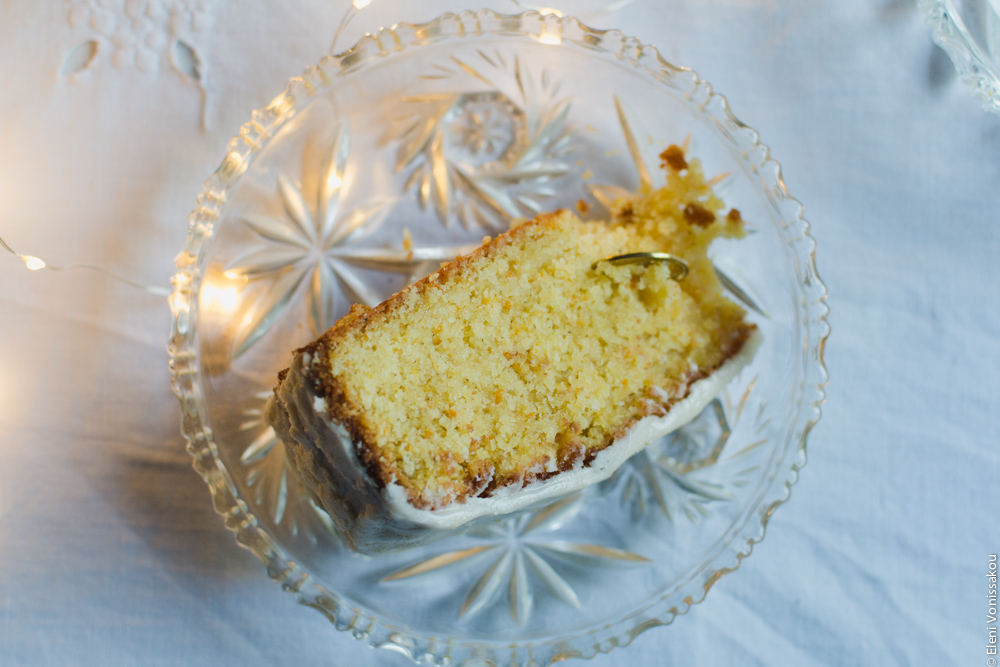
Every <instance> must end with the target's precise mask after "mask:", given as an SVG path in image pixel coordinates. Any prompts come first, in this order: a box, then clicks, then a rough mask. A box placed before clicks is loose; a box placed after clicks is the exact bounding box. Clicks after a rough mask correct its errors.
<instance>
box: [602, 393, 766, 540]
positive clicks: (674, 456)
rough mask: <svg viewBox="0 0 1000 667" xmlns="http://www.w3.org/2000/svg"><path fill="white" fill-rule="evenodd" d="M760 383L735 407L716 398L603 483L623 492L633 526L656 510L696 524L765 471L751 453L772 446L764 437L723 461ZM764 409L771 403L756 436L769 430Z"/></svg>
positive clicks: (726, 399) (756, 425)
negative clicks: (715, 505)
mask: <svg viewBox="0 0 1000 667" xmlns="http://www.w3.org/2000/svg"><path fill="white" fill-rule="evenodd" d="M755 383H756V378H755V379H754V380H753V381H751V382H750V384H749V385H748V386H747V387H746V389H745V390H744V392H743V394H742V395H741V397H740V400H739V402H738V403H737V404H736V406H735V407H734V406H733V405H732V404H731V401H730V400H729V395H728V392H727V393H724V395H723V398H721V399H720V398H715V399H713V400H712V402H711V403H709V404H708V406H706V407H705V409H704V410H702V412H701V414H700V415H699V416H698V417H697V418H695V419H694V420H693V421H691V422H690V423H688V424H687V425H685V426H684V427H682V428H680V429H678V430H677V431H675V432H674V433H671V434H670V435H668V436H667V437H665V438H663V439H662V440H660V441H659V442H656V443H653V444H651V445H650V446H649V447H647V448H646V449H645V450H643V451H642V452H640V453H638V454H636V455H635V456H633V457H632V458H631V459H629V461H628V463H627V464H626V465H625V466H623V467H622V468H621V469H620V470H619V471H618V472H617V473H616V474H615V475H614V476H613V477H612V478H611V479H609V480H608V481H607V482H605V483H604V485H603V486H604V487H605V489H610V490H613V491H619V490H620V493H621V501H622V503H623V504H626V505H631V514H632V519H633V520H634V521H638V520H640V519H642V518H644V517H646V516H648V515H649V514H650V512H651V510H654V508H655V509H658V510H659V512H660V513H662V515H663V516H664V517H666V518H667V519H668V520H676V518H677V517H680V516H682V515H683V516H684V517H686V518H687V519H688V520H689V521H691V522H696V521H698V520H699V519H701V518H703V517H707V516H708V515H709V507H710V505H711V504H712V503H717V502H729V501H732V500H735V498H736V493H737V491H738V490H739V489H740V488H742V487H744V486H746V485H747V484H749V483H750V481H751V480H752V479H753V478H754V475H755V474H756V473H757V472H758V470H759V468H760V465H759V463H757V462H756V461H754V460H753V459H752V456H750V455H751V453H752V452H754V451H755V450H756V449H757V448H758V447H760V446H761V445H764V444H766V443H767V442H768V438H760V439H759V440H757V441H755V442H753V443H751V444H749V445H747V446H746V447H743V448H741V449H740V450H739V451H737V452H735V453H733V454H731V455H729V456H727V457H724V458H723V457H722V454H723V452H724V451H725V448H726V445H727V444H728V443H729V441H730V436H731V435H732V433H733V430H734V429H735V428H736V426H737V424H738V423H739V421H740V419H741V418H742V417H743V415H744V413H745V411H746V410H747V409H748V402H749V401H750V397H751V395H752V393H753V390H754V385H755ZM765 406H766V402H765V403H764V404H762V405H761V406H760V407H758V408H757V418H756V419H755V420H754V424H753V433H754V434H756V435H759V434H760V433H762V432H763V431H764V430H765V429H766V428H767V423H766V422H765V423H758V422H760V417H761V415H762V414H763V413H764V407H765ZM729 415H732V419H730V417H729ZM654 513H655V512H654Z"/></svg>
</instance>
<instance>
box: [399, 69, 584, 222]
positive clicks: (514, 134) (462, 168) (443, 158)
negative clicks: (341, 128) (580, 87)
mask: <svg viewBox="0 0 1000 667" xmlns="http://www.w3.org/2000/svg"><path fill="white" fill-rule="evenodd" d="M477 55H478V58H477V59H476V60H475V61H473V60H466V59H460V58H458V57H452V58H451V60H450V61H449V62H448V63H447V64H439V65H436V66H435V71H434V72H433V73H429V74H425V75H423V76H422V77H421V78H423V79H427V80H438V79H451V78H455V77H463V78H467V79H469V80H470V81H472V82H474V83H475V84H476V85H486V86H487V87H488V89H487V90H485V91H478V92H466V93H439V94H426V95H416V96H409V97H404V98H403V99H402V104H401V105H400V106H399V107H398V108H399V109H400V110H401V111H397V112H396V115H395V116H394V117H393V118H392V119H391V122H390V124H389V128H390V129H389V131H388V133H387V135H386V137H385V141H387V142H398V144H399V147H398V150H397V153H396V171H397V172H401V171H405V170H408V169H412V172H411V173H410V176H409V178H408V180H407V183H406V186H405V190H406V191H410V190H414V189H415V190H416V192H417V198H418V200H419V202H420V205H421V206H423V207H426V206H428V205H431V206H433V208H434V210H435V211H436V212H437V215H438V218H439V219H440V220H441V222H442V223H444V224H445V225H447V224H449V223H450V221H451V219H452V217H457V218H458V220H459V221H460V222H461V223H462V225H463V226H464V227H466V228H471V227H472V226H479V227H483V228H486V229H492V230H502V229H506V226H507V224H508V222H509V221H510V219H511V218H516V217H520V216H526V215H527V216H534V215H537V214H538V213H541V212H542V211H543V209H544V208H545V200H547V199H549V198H551V197H553V196H555V195H556V193H557V189H556V187H555V183H554V182H555V181H556V180H557V179H559V178H560V177H563V176H565V175H567V174H569V172H570V166H569V163H568V162H567V156H568V155H569V153H570V150H571V141H572V129H571V128H569V127H568V125H567V123H566V116H567V114H568V112H569V108H570V101H569V98H568V97H562V98H560V97H559V84H558V83H554V82H553V81H552V79H551V77H550V76H549V73H548V71H547V70H542V72H541V75H540V76H538V77H537V80H536V77H535V75H534V73H532V72H531V71H530V70H529V69H528V68H527V67H525V66H523V65H522V64H521V61H520V59H519V58H517V57H514V59H513V60H509V59H508V57H507V56H504V55H503V54H501V53H499V52H496V53H493V54H487V53H485V52H484V51H482V50H477Z"/></svg>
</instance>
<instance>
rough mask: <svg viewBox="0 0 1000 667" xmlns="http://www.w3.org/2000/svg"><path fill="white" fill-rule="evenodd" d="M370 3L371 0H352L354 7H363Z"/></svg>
mask: <svg viewBox="0 0 1000 667" xmlns="http://www.w3.org/2000/svg"><path fill="white" fill-rule="evenodd" d="M371 3H372V0H354V8H355V9H364V8H365V7H367V6H368V5H370V4H371Z"/></svg>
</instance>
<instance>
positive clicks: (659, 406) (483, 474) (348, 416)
mask: <svg viewBox="0 0 1000 667" xmlns="http://www.w3.org/2000/svg"><path fill="white" fill-rule="evenodd" d="M699 208H700V207H699ZM701 211H704V209H701ZM701 211H698V212H696V216H697V215H698V213H700V212H701ZM704 212H705V213H708V214H709V215H712V214H711V213H710V212H708V211H704ZM687 213H688V212H687V211H685V214H687ZM562 214H563V212H562V211H557V212H555V213H550V214H547V215H542V216H539V217H538V218H536V219H534V220H532V221H530V222H526V223H524V224H522V225H520V226H518V227H515V228H514V229H512V230H511V231H510V232H508V233H506V234H503V235H500V236H497V237H496V238H495V239H493V240H491V241H490V242H488V243H486V244H484V245H482V246H481V247H479V248H477V249H476V250H475V251H473V252H471V253H470V254H468V255H466V256H464V257H459V258H457V259H456V260H455V261H454V262H452V263H450V264H447V265H446V266H444V267H442V268H441V269H439V270H438V271H436V272H434V273H432V274H431V275H430V276H427V277H426V278H424V279H422V280H420V281H418V282H416V283H414V284H413V285H411V286H409V287H407V288H406V289H404V290H401V291H400V292H397V293H396V294H394V295H393V296H392V297H390V298H389V299H388V300H386V301H384V302H383V303H381V304H379V305H378V306H375V307H374V308H366V307H363V306H353V307H352V308H351V311H350V313H349V314H348V315H347V316H345V317H344V318H342V319H341V320H340V321H338V322H337V323H336V324H334V326H333V327H331V328H330V329H329V330H328V331H327V332H326V333H325V334H324V335H323V336H321V337H320V338H319V339H318V340H316V341H315V342H313V343H312V344H310V345H307V346H306V347H304V348H301V349H300V350H297V351H296V353H307V354H309V355H311V356H312V358H313V359H314V360H315V359H319V360H322V362H321V363H312V364H309V365H308V368H309V369H310V372H311V373H312V378H313V381H314V382H315V383H316V386H315V390H316V393H317V395H320V396H323V397H325V399H326V406H327V416H328V417H329V418H330V419H331V420H332V421H334V422H336V423H339V424H341V425H342V426H343V427H344V428H345V429H346V430H347V432H348V433H349V434H350V437H351V442H352V445H353V448H354V451H355V454H356V456H357V458H358V460H359V461H361V462H362V464H363V465H364V468H365V470H366V472H367V473H368V475H369V476H370V478H371V479H372V480H373V481H375V482H376V483H377V484H378V485H379V486H381V487H383V488H384V487H385V486H387V485H388V484H390V483H393V482H399V481H400V480H402V479H405V475H404V474H403V472H402V471H401V470H400V469H399V468H398V467H397V464H396V463H395V462H394V460H392V459H391V458H390V457H388V456H384V455H383V453H382V452H381V451H380V448H379V446H378V441H377V438H376V434H375V432H374V428H373V427H372V426H371V425H370V424H369V423H368V421H367V419H366V416H365V414H364V411H363V410H362V409H361V407H360V405H359V403H358V402H357V401H355V400H353V399H352V396H351V391H350V389H349V387H346V386H345V385H344V384H343V383H342V382H341V381H340V379H338V378H337V377H336V376H334V375H333V373H332V370H331V367H330V364H329V363H328V360H329V359H330V356H331V354H335V353H336V349H337V347H338V345H340V344H341V342H342V341H343V340H344V339H345V338H346V337H347V336H348V335H350V334H354V333H358V334H362V335H363V334H364V332H365V330H366V328H367V327H369V326H370V325H372V324H374V323H375V322H378V321H379V320H381V319H382V318H385V317H386V316H388V315H389V314H391V313H392V312H393V311H395V310H397V309H398V308H400V307H401V306H402V305H403V304H404V302H405V299H406V298H407V296H408V295H409V293H410V292H411V291H414V290H416V291H417V292H418V293H419V292H423V291H426V290H431V289H439V288H440V287H441V286H442V285H444V284H446V283H448V282H449V281H450V280H457V279H459V278H460V277H461V275H462V273H463V272H464V271H465V270H466V268H467V267H469V266H470V265H473V264H474V263H476V262H478V261H479V260H481V259H483V258H486V257H489V256H490V255H491V254H492V253H494V252H496V251H497V250H499V249H500V248H503V247H504V246H506V245H509V244H510V243H512V242H513V241H514V240H516V239H517V238H518V236H520V235H522V234H525V233H526V232H527V230H528V229H529V228H531V227H533V226H544V225H552V224H555V221H556V220H557V219H558V217H559V216H561V215H562ZM712 218H713V220H714V215H712ZM754 329H756V326H755V325H752V324H743V325H741V326H740V327H739V328H738V329H737V330H735V331H734V332H733V333H732V335H731V337H730V338H729V339H728V340H726V341H724V342H723V350H722V352H723V358H722V361H721V362H720V363H719V366H721V365H722V363H723V362H725V361H726V360H728V359H730V358H732V357H733V356H735V355H736V354H737V353H739V352H740V350H741V349H742V347H743V345H744V344H745V343H746V341H747V339H748V338H749V337H750V335H751V333H752V332H753V330H754ZM716 368H718V366H716V367H715V368H706V369H701V370H699V371H698V372H696V373H689V374H687V376H686V377H685V378H684V386H683V392H677V394H681V395H675V396H674V397H672V398H671V399H669V400H663V399H662V398H658V397H656V396H652V395H650V396H644V397H640V398H639V399H638V400H637V401H636V404H635V408H634V411H633V413H632V414H631V415H630V417H629V418H628V419H627V420H625V422H624V423H622V424H621V425H620V426H619V427H618V428H616V429H613V430H612V432H609V433H608V434H607V435H606V436H605V437H604V438H603V439H602V443H601V444H599V445H597V446H593V445H592V446H591V447H589V448H587V447H585V445H584V443H583V441H582V440H581V439H580V438H579V427H578V426H577V427H576V428H575V429H574V428H573V427H574V426H575V425H571V426H570V428H569V429H568V430H567V431H566V432H565V433H564V434H563V435H562V436H561V441H560V442H558V443H557V444H558V449H557V457H556V461H555V465H552V462H551V461H550V460H549V459H548V457H544V458H542V459H539V460H532V461H530V462H529V463H528V464H525V465H522V466H521V467H519V468H518V469H517V470H516V471H514V472H508V473H505V474H502V475H501V474H498V473H496V471H495V470H494V469H493V467H492V465H491V464H490V463H489V462H488V461H485V460H483V461H478V462H470V463H472V464H471V465H457V463H456V465H455V466H454V469H455V473H456V475H455V476H454V477H453V478H452V480H451V481H450V482H449V485H450V488H449V489H448V491H449V492H450V493H451V494H452V495H453V496H454V499H455V500H456V501H458V502H462V501H463V500H464V499H466V498H469V497H475V496H480V497H488V496H490V495H492V494H493V492H495V491H496V490H498V489H500V488H503V487H507V486H511V485H520V486H523V485H526V484H528V483H530V482H533V481H541V480H545V479H548V478H550V477H552V476H554V475H556V474H559V473H560V472H565V471H567V470H570V469H573V468H575V467H578V466H579V465H581V464H582V465H589V464H590V463H591V462H592V461H593V460H594V458H595V457H596V456H597V454H598V453H599V452H600V451H602V450H603V449H605V448H607V447H608V446H610V445H611V444H612V443H613V442H614V441H615V440H617V439H619V438H620V437H622V435H624V433H625V432H626V431H628V429H629V428H631V427H632V426H633V425H634V424H635V423H636V422H637V421H639V420H640V419H642V418H643V417H647V416H650V415H651V414H660V415H662V414H666V412H667V411H669V410H670V408H671V407H672V406H673V405H674V404H675V403H677V402H678V401H680V400H682V399H684V398H685V397H686V396H687V395H688V393H689V391H690V386H691V384H693V383H694V382H696V381H697V380H699V379H702V378H704V377H707V376H708V375H710V374H711V373H712V372H714V371H715V370H716ZM279 378H281V376H280V375H279ZM500 400H502V397H498V402H499V401H500ZM404 488H406V487H405V486H404ZM406 493H407V496H408V499H409V501H410V504H411V505H413V506H414V507H416V508H419V509H429V508H432V507H433V503H431V502H429V501H428V500H427V499H425V498H424V497H423V496H422V495H421V494H420V493H419V492H417V491H415V490H413V489H409V488H406Z"/></svg>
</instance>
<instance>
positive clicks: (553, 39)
mask: <svg viewBox="0 0 1000 667" xmlns="http://www.w3.org/2000/svg"><path fill="white" fill-rule="evenodd" d="M538 40H539V41H540V42H541V43H542V44H561V43H562V37H560V36H559V35H554V34H552V33H551V32H543V33H542V34H541V35H539V37H538Z"/></svg>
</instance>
